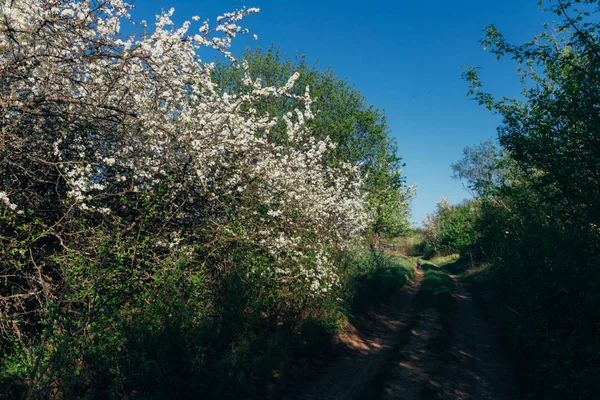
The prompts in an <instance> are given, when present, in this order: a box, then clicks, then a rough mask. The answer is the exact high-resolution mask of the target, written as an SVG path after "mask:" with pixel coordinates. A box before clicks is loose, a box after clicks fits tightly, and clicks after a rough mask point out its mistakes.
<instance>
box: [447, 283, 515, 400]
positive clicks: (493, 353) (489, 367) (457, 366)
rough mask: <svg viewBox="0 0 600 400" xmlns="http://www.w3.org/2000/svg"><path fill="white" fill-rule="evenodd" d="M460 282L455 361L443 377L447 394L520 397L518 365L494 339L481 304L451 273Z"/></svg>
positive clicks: (455, 396)
mask: <svg viewBox="0 0 600 400" xmlns="http://www.w3.org/2000/svg"><path fill="white" fill-rule="evenodd" d="M450 278H452V280H453V281H454V283H455V285H456V291H455V293H454V298H455V299H456V300H457V304H456V312H455V318H454V319H453V320H452V324H453V329H454V340H453V346H452V349H451V350H450V351H451V352H452V354H453V355H454V357H453V359H454V362H453V363H452V365H451V367H450V368H447V369H446V371H445V373H444V374H443V378H442V393H443V396H442V397H444V398H451V399H459V400H469V399H486V400H487V399H490V400H491V399H519V398H520V396H519V394H518V393H517V383H516V380H515V379H514V375H513V374H514V366H513V365H512V364H511V360H509V359H508V357H507V356H506V354H505V353H504V352H503V351H502V348H501V346H500V345H499V344H498V343H497V342H496V341H495V340H494V337H493V335H492V333H491V332H490V330H489V328H488V326H487V324H486V322H485V320H484V319H483V317H482V315H481V312H480V310H479V308H478V307H477V306H476V304H475V303H474V302H473V299H472V297H471V295H470V294H469V293H467V292H466V291H465V290H464V288H463V287H462V285H461V284H460V282H459V281H458V277H456V276H454V275H450Z"/></svg>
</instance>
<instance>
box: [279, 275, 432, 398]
mask: <svg viewBox="0 0 600 400" xmlns="http://www.w3.org/2000/svg"><path fill="white" fill-rule="evenodd" d="M422 280H423V274H422V273H419V274H417V276H416V278H415V279H414V280H412V281H409V282H407V283H406V284H405V285H404V287H403V289H402V290H401V291H400V292H399V293H398V294H397V295H395V296H394V298H393V299H392V301H391V302H390V304H389V305H386V306H384V307H383V308H382V309H381V310H378V311H377V312H374V311H372V312H371V313H370V314H369V315H368V317H367V318H365V319H362V320H359V321H358V322H357V323H356V325H352V324H346V326H344V330H343V332H342V334H341V335H339V338H338V340H339V341H340V343H339V344H340V348H341V349H342V350H341V354H338V355H337V357H335V358H334V359H333V360H331V361H330V362H328V363H326V364H324V365H322V366H321V367H320V368H317V369H315V370H314V371H313V372H312V373H311V374H310V376H308V377H306V383H305V384H303V385H302V388H301V389H300V390H295V391H294V393H291V394H288V395H287V396H286V397H284V398H285V399H290V400H296V399H298V400H300V399H311V400H313V399H315V400H316V399H323V400H325V399H330V400H346V399H354V398H356V396H357V395H358V394H359V393H361V392H362V391H363V390H364V388H365V386H367V385H368V384H369V383H370V382H371V381H372V380H373V378H374V376H375V375H376V374H377V373H378V371H380V370H381V369H382V368H384V366H385V365H386V364H387V362H388V361H389V359H390V357H391V356H392V350H393V349H394V348H395V347H396V346H397V345H398V343H399V341H400V335H399V332H400V331H402V329H405V328H406V324H407V321H409V320H410V315H411V314H410V313H411V312H412V311H413V309H414V298H415V295H416V294H417V293H418V291H419V288H420V286H421V281H422Z"/></svg>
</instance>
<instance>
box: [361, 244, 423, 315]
mask: <svg viewBox="0 0 600 400" xmlns="http://www.w3.org/2000/svg"><path fill="white" fill-rule="evenodd" d="M361 257H362V259H363V265H364V268H363V269H362V271H361V272H360V273H359V274H357V275H356V276H354V277H353V279H352V281H351V290H352V291H353V293H354V296H353V298H352V302H351V310H352V313H353V314H355V315H359V314H363V313H365V312H367V311H368V310H369V309H370V308H372V307H376V306H378V305H380V304H382V303H385V302H387V301H388V300H389V299H390V298H391V297H392V296H393V295H394V294H395V293H396V292H397V291H398V289H399V288H401V287H402V285H404V283H405V282H406V281H407V280H408V279H412V278H413V277H414V276H415V267H414V262H413V261H412V260H411V259H409V258H407V257H403V256H400V255H389V254H382V253H375V252H369V254H362V255H361Z"/></svg>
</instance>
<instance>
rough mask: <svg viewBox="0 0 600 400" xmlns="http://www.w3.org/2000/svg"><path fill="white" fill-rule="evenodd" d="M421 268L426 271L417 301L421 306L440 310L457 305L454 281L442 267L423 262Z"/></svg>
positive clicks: (448, 309) (446, 309) (449, 308)
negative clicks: (454, 295)
mask: <svg viewBox="0 0 600 400" xmlns="http://www.w3.org/2000/svg"><path fill="white" fill-rule="evenodd" d="M421 268H423V270H424V271H425V276H424V278H423V283H422V284H421V290H420V291H419V293H418V294H417V297H416V301H417V304H418V305H419V306H421V307H433V308H436V309H438V310H440V311H444V312H447V311H450V310H452V309H454V307H455V306H456V299H455V298H454V297H453V296H452V294H453V293H454V289H455V285H454V281H452V279H450V277H449V276H448V274H447V273H446V272H444V271H443V270H442V269H441V268H438V267H436V266H434V265H431V264H427V263H423V264H422V265H421Z"/></svg>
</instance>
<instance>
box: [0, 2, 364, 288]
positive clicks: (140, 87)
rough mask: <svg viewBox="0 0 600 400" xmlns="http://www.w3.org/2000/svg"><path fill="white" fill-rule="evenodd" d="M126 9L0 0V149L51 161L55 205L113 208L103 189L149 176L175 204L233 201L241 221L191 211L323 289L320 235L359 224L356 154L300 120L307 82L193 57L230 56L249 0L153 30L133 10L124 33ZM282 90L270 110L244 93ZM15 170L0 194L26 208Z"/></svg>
mask: <svg viewBox="0 0 600 400" xmlns="http://www.w3.org/2000/svg"><path fill="white" fill-rule="evenodd" d="M131 9H132V6H131V5H129V4H126V3H124V2H123V1H121V0H107V1H100V2H98V1H95V0H94V1H92V0H82V1H64V2H56V1H50V0H12V1H8V0H3V1H2V3H1V5H0V15H2V20H1V21H0V52H1V54H2V56H1V57H0V74H2V80H3V83H2V84H1V85H0V91H1V92H2V93H1V100H0V112H1V113H2V118H3V126H4V129H3V132H2V135H3V137H2V140H3V143H10V145H8V146H4V147H2V148H0V152H6V154H8V152H12V153H13V154H22V155H23V157H24V158H23V159H25V160H27V162H31V163H37V164H40V165H45V166H46V167H47V169H48V170H51V171H55V172H56V175H57V176H58V181H59V182H60V184H58V183H57V184H56V189H55V190H60V188H61V187H63V185H64V188H65V189H64V193H63V195H60V196H59V197H60V199H61V201H62V202H63V203H64V205H65V209H66V210H68V211H65V212H71V213H76V212H79V213H81V212H90V213H99V214H101V215H104V216H106V217H108V216H109V215H110V214H113V213H116V212H120V210H117V209H115V204H118V203H115V201H114V198H115V197H116V196H119V195H122V194H123V193H136V192H138V193H139V192H148V193H152V192H153V191H156V190H158V189H159V188H162V189H167V190H168V191H170V192H172V193H174V195H173V197H176V195H175V194H177V196H179V197H180V198H184V199H185V201H186V202H187V203H188V204H194V202H195V201H196V202H197V201H199V200H200V199H204V201H208V202H212V203H211V204H218V203H219V202H221V203H227V204H232V203H235V207H233V206H232V207H233V208H232V209H231V210H230V212H231V213H234V212H235V219H236V221H241V222H242V223H243V224H244V226H245V228H244V229H245V230H244V232H242V233H240V232H238V231H235V229H233V228H232V227H229V226H228V225H227V224H228V221H230V219H226V218H223V217H222V216H214V218H211V216H210V215H209V216H204V217H203V221H205V222H206V223H207V224H208V223H212V224H214V225H215V228H214V236H215V237H216V238H217V239H218V240H223V241H224V243H225V239H224V238H226V237H232V236H235V237H236V238H240V237H241V238H243V239H245V240H249V241H252V242H253V243H254V244H255V245H257V246H260V247H261V248H263V249H265V251H267V252H268V253H269V254H270V255H271V256H272V257H273V259H274V260H275V266H274V268H273V270H272V271H269V276H271V277H272V278H273V279H280V280H285V279H298V280H302V281H303V282H306V283H307V284H308V285H309V286H310V287H311V288H312V290H313V291H314V292H315V293H321V292H325V291H327V290H328V289H329V288H331V285H333V284H335V282H336V279H337V278H336V274H335V271H334V269H333V266H332V264H331V262H330V261H329V260H328V257H327V252H326V251H325V249H326V248H329V247H332V246H333V247H336V248H343V247H344V246H348V245H349V244H350V243H352V241H353V240H355V238H356V237H357V236H358V235H360V233H361V232H362V231H363V229H364V228H365V226H366V224H367V216H366V213H365V211H364V199H363V198H362V195H361V194H360V193H361V191H360V185H361V177H360V176H359V173H358V171H359V170H358V167H357V166H353V165H343V166H341V167H338V168H335V169H334V168H331V167H328V166H327V165H326V163H324V162H323V160H324V156H325V155H326V154H327V153H328V152H329V151H331V150H332V149H333V148H334V144H333V143H332V142H331V141H330V140H328V139H322V140H317V139H315V138H314V136H312V135H311V132H310V131H309V129H308V128H307V126H306V121H308V120H310V119H311V118H313V117H314V115H313V112H312V111H311V105H312V103H313V99H311V97H310V91H309V88H306V91H305V94H304V96H301V97H298V96H297V95H293V94H291V88H292V87H293V86H294V84H295V82H296V80H297V78H298V75H297V74H294V75H293V76H291V77H290V79H289V81H288V82H287V84H285V85H283V86H281V87H265V86H263V85H262V83H261V81H260V80H259V79H253V78H252V77H251V76H250V74H248V73H245V78H244V80H243V84H244V85H245V90H243V91H240V94H233V93H225V92H223V91H221V90H219V88H218V87H217V85H216V84H215V83H214V81H213V79H212V78H211V73H212V71H213V68H214V64H213V63H212V62H206V61H203V60H202V59H200V58H199V50H200V49H202V48H212V49H216V50H217V51H218V52H220V53H221V54H222V55H224V56H225V57H227V58H229V59H230V60H232V61H233V62H235V59H234V57H233V56H232V54H231V53H230V46H231V42H232V40H233V39H234V38H235V37H236V36H237V35H240V34H248V31H247V30H246V29H243V28H242V27H241V26H239V25H238V23H239V21H240V20H242V19H243V18H244V17H246V16H248V15H250V14H253V13H256V12H258V11H259V10H258V9H256V8H243V9H240V10H237V11H234V12H231V13H226V14H224V15H222V16H220V17H218V18H217V19H216V25H214V26H213V25H211V23H210V21H208V20H206V21H200V18H199V17H193V18H191V21H187V22H184V23H183V24H182V25H181V26H180V27H176V26H175V24H174V22H173V21H172V19H171V18H172V16H173V13H174V10H173V9H171V10H169V11H167V12H163V13H161V14H160V15H158V16H157V17H156V21H155V24H154V29H153V30H149V29H148V27H147V24H146V23H142V25H143V26H144V31H143V32H141V33H139V34H135V35H131V36H129V37H124V36H123V35H122V27H121V25H122V24H124V23H129V24H133V25H134V27H135V26H137V25H139V24H136V23H135V22H134V21H133V20H132V19H131V16H130V11H131ZM236 65H237V68H241V69H242V70H244V71H246V69H247V66H246V65H245V64H244V63H237V64H236ZM285 97H293V98H294V99H296V100H298V99H300V100H302V102H303V104H304V108H303V109H297V110H295V112H294V113H289V114H288V115H285V116H283V117H282V120H281V121H280V120H279V119H278V118H277V117H274V116H271V115H268V114H266V113H264V112H261V111H260V110H259V108H258V107H256V105H257V104H260V102H262V101H265V99H269V98H285ZM280 122H282V123H284V124H285V126H286V134H285V138H283V139H282V138H278V139H277V140H275V139H274V138H273V137H272V136H271V135H270V132H271V130H272V128H273V127H274V126H276V125H277V124H279V123H280ZM319 137H323V135H320V136H319ZM6 160H7V159H6ZM2 163H4V164H3V165H0V167H1V168H3V170H4V171H8V170H9V169H10V168H12V167H11V165H12V164H11V165H9V164H8V161H6V162H3V161H0V164H2ZM22 167H23V168H25V169H26V168H27V166H25V165H23V166H22ZM6 176H7V177H8V176H9V174H7V175H6ZM19 179H20V178H19ZM48 180H49V181H51V179H50V178H48ZM17 181H18V179H9V178H6V179H4V180H0V204H2V205H4V206H7V207H8V208H10V209H14V208H17V207H19V208H26V207H27V204H25V203H26V202H27V199H29V198H30V197H31V196H30V195H29V194H28V193H24V192H23V191H24V190H37V189H32V188H30V187H29V186H27V185H22V184H19V182H17ZM24 187H26V188H27V189H23V188H24ZM38 195H39V193H38ZM9 199H11V200H9ZM18 201H21V202H23V203H24V204H18ZM265 210H266V211H265ZM170 229H171V231H170V232H167V233H164V232H162V233H161V235H162V238H161V237H158V236H157V238H156V245H157V246H160V245H161V243H163V239H164V238H165V237H175V238H177V240H175V241H174V242H171V243H170V244H168V245H167V246H166V247H167V248H169V249H170V250H173V251H175V249H177V248H178V247H179V245H180V242H184V240H183V241H182V239H181V237H183V236H184V235H183V234H182V235H181V237H180V232H178V229H179V228H178V226H177V224H173V225H172V226H171V228H170Z"/></svg>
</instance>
